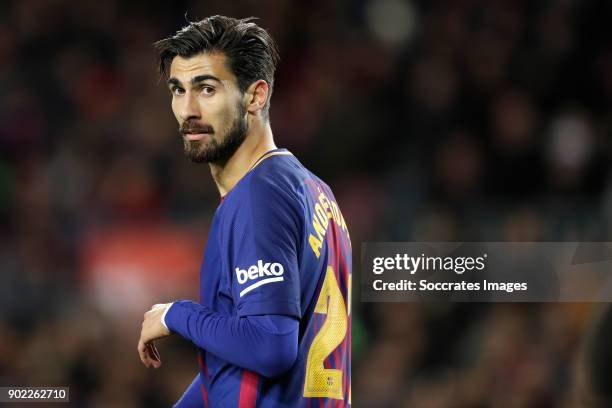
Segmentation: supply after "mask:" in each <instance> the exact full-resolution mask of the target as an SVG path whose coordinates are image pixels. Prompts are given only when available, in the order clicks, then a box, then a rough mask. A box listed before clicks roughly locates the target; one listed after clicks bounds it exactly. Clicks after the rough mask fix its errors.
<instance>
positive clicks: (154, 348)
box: [149, 343, 161, 362]
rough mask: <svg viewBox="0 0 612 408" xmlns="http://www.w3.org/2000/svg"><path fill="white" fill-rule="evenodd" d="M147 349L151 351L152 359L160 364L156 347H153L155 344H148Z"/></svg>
mask: <svg viewBox="0 0 612 408" xmlns="http://www.w3.org/2000/svg"><path fill="white" fill-rule="evenodd" d="M149 348H150V349H151V354H152V355H153V357H154V358H155V359H156V360H157V361H159V362H161V357H160V356H159V351H157V347H156V346H155V343H149Z"/></svg>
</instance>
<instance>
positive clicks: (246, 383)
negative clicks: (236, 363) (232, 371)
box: [238, 370, 259, 408]
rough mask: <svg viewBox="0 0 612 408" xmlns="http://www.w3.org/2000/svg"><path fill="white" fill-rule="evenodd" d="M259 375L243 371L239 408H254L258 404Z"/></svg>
mask: <svg viewBox="0 0 612 408" xmlns="http://www.w3.org/2000/svg"><path fill="white" fill-rule="evenodd" d="M258 383H259V375H258V374H255V373H254V372H252V371H248V370H242V380H240V397H239V399H238V408H253V407H255V403H256V402H257V384H258Z"/></svg>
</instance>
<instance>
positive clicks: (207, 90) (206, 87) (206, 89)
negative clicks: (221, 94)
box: [202, 85, 215, 96]
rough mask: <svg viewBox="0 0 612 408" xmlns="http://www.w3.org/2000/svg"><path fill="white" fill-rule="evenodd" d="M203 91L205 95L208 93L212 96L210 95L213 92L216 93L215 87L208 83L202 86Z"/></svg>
mask: <svg viewBox="0 0 612 408" xmlns="http://www.w3.org/2000/svg"><path fill="white" fill-rule="evenodd" d="M202 93H203V94H204V95H208V96H210V95H212V94H214V93H215V88H213V87H212V86H208V85H206V86H203V87H202Z"/></svg>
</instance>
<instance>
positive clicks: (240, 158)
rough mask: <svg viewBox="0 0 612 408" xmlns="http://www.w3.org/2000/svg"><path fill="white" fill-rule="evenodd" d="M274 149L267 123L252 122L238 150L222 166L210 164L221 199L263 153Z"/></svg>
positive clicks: (270, 130)
mask: <svg viewBox="0 0 612 408" xmlns="http://www.w3.org/2000/svg"><path fill="white" fill-rule="evenodd" d="M274 149H276V145H275V144H274V139H273V138H272V129H271V128H270V123H269V122H267V121H266V122H265V123H264V122H259V123H258V122H257V121H253V122H252V123H251V126H250V127H249V133H248V134H247V137H246V138H245V139H244V142H243V143H242V145H240V147H239V148H238V150H236V152H235V153H234V154H233V155H232V157H230V158H229V160H228V161H227V162H225V163H223V164H218V163H210V172H211V173H212V176H213V179H214V180H215V183H216V184H217V189H218V190H219V194H221V197H223V196H225V195H226V194H227V193H228V192H229V191H230V190H231V189H232V188H234V186H235V185H236V184H237V183H238V182H239V181H240V179H241V178H242V177H244V175H245V174H246V173H247V172H248V171H249V170H250V169H251V167H253V165H254V164H255V162H256V161H257V159H259V158H260V157H261V156H262V155H263V154H264V153H266V152H268V151H270V150H274Z"/></svg>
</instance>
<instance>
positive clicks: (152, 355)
mask: <svg viewBox="0 0 612 408" xmlns="http://www.w3.org/2000/svg"><path fill="white" fill-rule="evenodd" d="M171 305H172V303H164V304H156V305H153V307H152V308H151V310H149V311H148V312H146V313H145V314H144V320H143V322H142V330H141V331H140V339H139V340H138V354H139V355H140V361H142V363H143V364H144V365H145V367H147V368H148V367H151V366H153V367H154V368H159V367H160V366H161V358H160V357H159V353H158V352H157V348H155V344H154V343H153V341H154V340H157V339H161V338H164V337H167V336H170V335H171V334H172V333H171V332H170V331H169V330H168V329H166V327H165V326H164V325H163V323H162V321H161V318H162V316H163V314H164V312H165V311H166V309H167V308H169V307H170V306H171Z"/></svg>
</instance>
